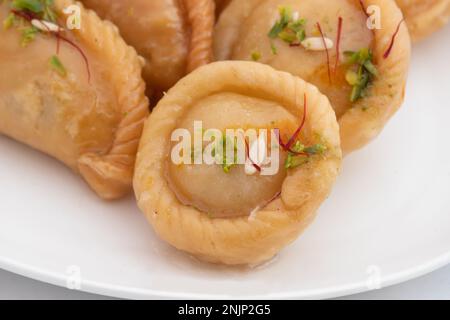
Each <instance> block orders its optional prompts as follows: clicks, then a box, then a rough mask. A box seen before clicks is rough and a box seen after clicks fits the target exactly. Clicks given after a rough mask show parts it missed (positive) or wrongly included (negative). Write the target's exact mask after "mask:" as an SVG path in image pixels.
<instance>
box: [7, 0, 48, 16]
mask: <svg viewBox="0 0 450 320" xmlns="http://www.w3.org/2000/svg"><path fill="white" fill-rule="evenodd" d="M43 2H44V1H39V0H13V1H12V3H11V7H12V8H13V9H15V10H20V11H22V10H28V11H31V12H34V13H42V12H43V11H44V3H43Z"/></svg>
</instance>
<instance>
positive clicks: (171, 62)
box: [83, 0, 215, 91]
mask: <svg viewBox="0 0 450 320" xmlns="http://www.w3.org/2000/svg"><path fill="white" fill-rule="evenodd" d="M83 3H85V4H86V6H87V7H88V8H92V9H94V10H95V11H96V12H97V13H98V14H99V15H100V17H102V18H106V19H108V20H111V21H112V22H114V23H115V24H116V25H117V26H118V27H119V29H120V33H121V35H122V36H123V37H124V39H125V40H126V41H127V42H128V43H129V44H130V45H132V46H134V47H135V48H136V50H137V51H138V52H139V54H140V55H141V56H142V57H144V59H145V61H146V64H145V68H144V79H145V80H146V82H147V85H148V86H149V88H150V89H153V90H155V91H165V90H168V89H169V88H170V87H172V86H173V85H174V84H175V83H176V82H177V81H178V80H179V79H180V78H182V77H183V76H184V75H185V74H186V73H188V72H190V71H192V70H194V69H195V68H197V67H199V66H201V65H203V64H206V63H208V62H210V61H211V58H212V32H213V28H214V20H215V19H214V1H213V0H150V1H149V0H128V1H117V0H83Z"/></svg>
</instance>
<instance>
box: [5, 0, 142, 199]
mask: <svg viewBox="0 0 450 320" xmlns="http://www.w3.org/2000/svg"><path fill="white" fill-rule="evenodd" d="M63 10H65V11H66V12H69V15H66V14H65V13H64V12H63ZM78 13H79V15H78ZM0 21H3V26H4V27H3V28H0V39H1V44H0V47H1V50H0V70H1V71H2V72H1V75H0V133H2V134H4V135H7V136H10V137H12V138H14V139H16V140H18V141H21V142H23V143H26V144H28V145H30V146H32V147H34V148H36V149H38V150H40V151H42V152H45V153H47V154H49V155H51V156H53V157H55V158H57V159H59V160H60V161H62V162H63V163H65V164H66V165H67V166H69V167H70V168H72V169H73V170H75V171H76V172H79V173H80V174H81V175H82V176H83V178H84V179H85V180H86V181H87V183H88V184H89V185H90V186H91V187H92V189H94V190H95V191H96V192H97V193H98V195H99V196H100V197H102V198H105V199H115V198H118V197H121V196H123V195H124V194H126V193H128V192H130V191H131V182H132V174H133V168H134V162H135V156H136V151H137V146H138V141H139V138H140V136H141V133H142V128H143V123H144V120H145V119H146V117H147V115H148V101H147V98H146V97H145V83H144V81H143V80H142V77H141V71H142V62H141V61H140V59H139V58H138V55H137V53H136V51H135V50H134V49H133V48H131V47H129V46H127V45H126V44H125V42H124V41H123V40H122V38H121V37H120V36H119V34H118V32H117V30H116V28H115V27H114V26H113V25H112V24H111V23H109V22H104V21H102V20H100V18H98V16H97V15H96V14H95V12H93V11H90V10H85V9H84V8H83V7H82V6H81V5H80V4H79V3H77V4H75V3H74V2H72V1H70V0H55V1H44V0H42V1H2V2H1V3H0ZM77 22H80V24H79V25H77ZM69 25H70V26H71V27H74V28H75V29H73V30H69Z"/></svg>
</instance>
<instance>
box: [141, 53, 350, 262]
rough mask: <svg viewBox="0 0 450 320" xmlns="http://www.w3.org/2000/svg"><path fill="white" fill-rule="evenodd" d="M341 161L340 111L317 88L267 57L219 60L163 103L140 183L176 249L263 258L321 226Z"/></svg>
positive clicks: (145, 204) (156, 223) (205, 256)
mask: <svg viewBox="0 0 450 320" xmlns="http://www.w3.org/2000/svg"><path fill="white" fill-rule="evenodd" d="M252 132H253V134H252ZM252 137H253V138H252ZM180 146H182V147H183V148H180ZM341 158H342V154H341V149H340V141H339V127H338V124H337V121H336V116H335V114H334V112H333V109H332V108H331V106H330V103H329V101H328V99H327V98H326V97H325V96H324V95H322V94H321V93H320V92H319V91H318V90H317V89H316V88H315V87H314V86H312V85H309V84H307V83H306V82H304V81H303V80H301V79H300V78H297V77H294V76H292V75H290V74H289V73H285V72H280V71H276V70H274V69H272V68H271V67H269V66H265V65H263V64H259V63H254V62H234V61H229V62H216V63H212V64H210V65H207V66H204V67H201V68H199V69H198V70H196V71H194V72H193V73H191V74H190V75H188V76H187V77H185V78H184V79H182V80H180V82H178V83H177V84H176V85H175V87H174V88H172V89H171V90H170V91H169V92H168V93H167V95H165V97H164V98H163V99H162V100H161V101H160V102H159V103H158V105H157V106H156V108H155V109H154V111H153V113H152V115H151V116H150V117H149V119H148V121H147V123H146V125H145V128H144V133H143V137H142V140H141V144H140V147H139V152H138V159H137V164H136V172H135V178H134V187H135V193H136V197H137V200H138V204H139V207H140V208H141V210H142V211H143V212H144V214H145V215H146V217H147V218H148V220H149V222H150V223H151V224H152V226H153V227H154V229H155V230H156V232H157V233H158V234H159V235H160V236H161V237H162V238H163V239H164V240H166V241H167V242H169V243H170V244H172V245H173V246H175V247H176V248H178V249H180V250H183V251H186V252H188V253H190V254H192V255H194V256H196V257H197V258H199V259H201V260H205V261H208V262H213V263H223V264H228V265H241V264H259V263H262V262H265V261H266V260H269V259H271V258H272V257H273V256H274V255H275V254H277V252H279V251H280V250H281V249H282V248H283V247H285V246H286V245H288V244H289V243H291V242H292V241H294V240H295V239H296V238H297V237H298V236H299V234H300V233H301V232H302V231H303V230H304V229H305V228H306V227H307V226H308V225H309V224H310V223H311V221H312V220H313V218H314V216H315V213H316V210H317V209H318V207H319V206H320V205H321V203H322V202H323V201H324V200H325V199H326V198H327V196H328V195H329V193H330V191H331V188H332V186H333V184H334V181H335V179H336V177H337V175H338V173H339V172H340V168H341Z"/></svg>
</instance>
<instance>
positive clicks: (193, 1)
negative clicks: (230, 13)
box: [184, 0, 215, 73]
mask: <svg viewBox="0 0 450 320" xmlns="http://www.w3.org/2000/svg"><path fill="white" fill-rule="evenodd" d="M184 3H185V6H186V8H187V11H188V16H189V23H190V25H191V41H190V48H189V56H188V64H187V73H189V72H191V71H193V70H195V69H197V68H198V67H200V66H202V65H205V64H208V63H209V62H211V60H212V56H213V52H212V41H213V30H214V22H215V16H214V10H215V6H214V2H213V1H212V0H184Z"/></svg>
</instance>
